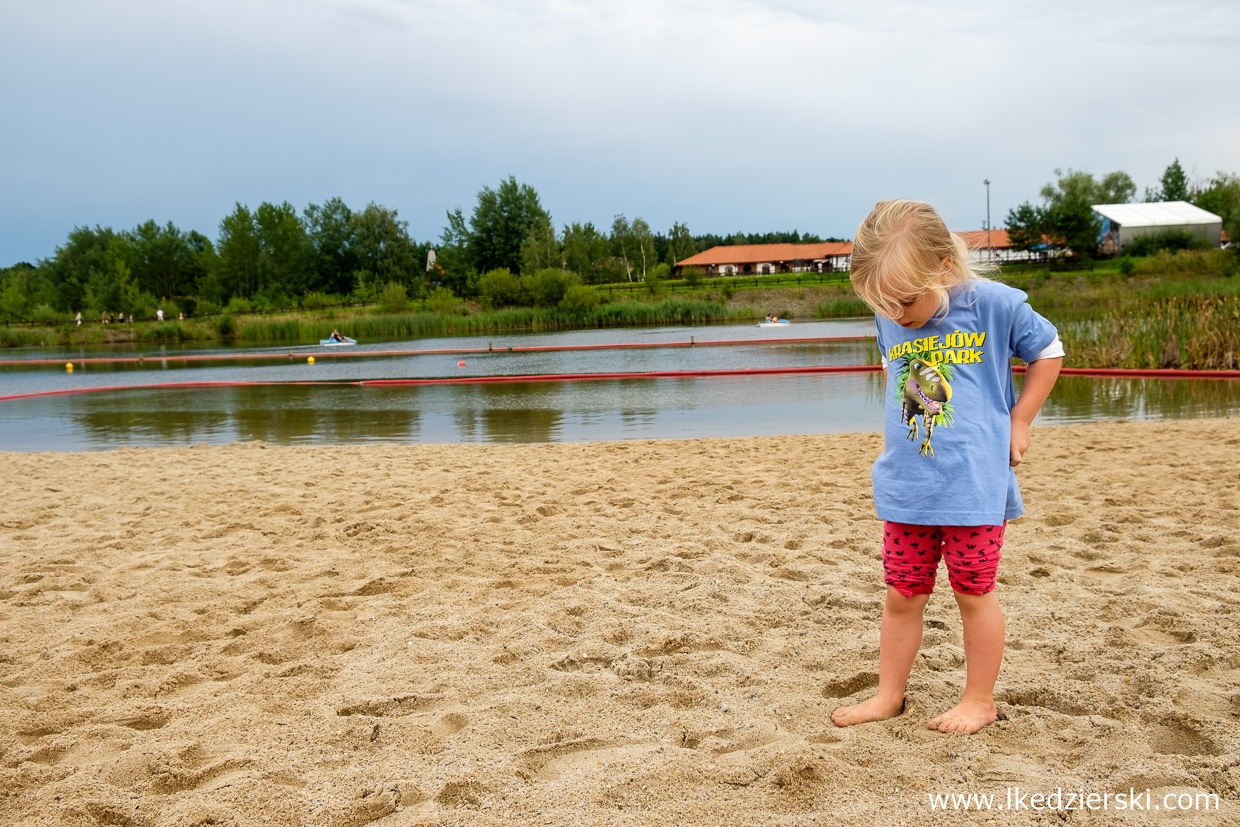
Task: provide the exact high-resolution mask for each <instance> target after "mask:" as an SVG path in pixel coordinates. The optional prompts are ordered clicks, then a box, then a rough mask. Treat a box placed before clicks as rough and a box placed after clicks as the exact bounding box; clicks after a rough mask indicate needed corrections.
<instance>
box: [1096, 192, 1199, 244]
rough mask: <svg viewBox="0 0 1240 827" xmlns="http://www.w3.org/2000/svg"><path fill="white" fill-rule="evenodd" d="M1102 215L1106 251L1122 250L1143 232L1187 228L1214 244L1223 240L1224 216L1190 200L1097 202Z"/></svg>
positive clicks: (1103, 241)
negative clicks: (1138, 202)
mask: <svg viewBox="0 0 1240 827" xmlns="http://www.w3.org/2000/svg"><path fill="white" fill-rule="evenodd" d="M1094 212H1096V213H1098V214H1099V215H1101V216H1102V238H1100V239H1099V243H1100V244H1101V245H1102V248H1103V251H1104V252H1112V253H1114V252H1123V251H1124V250H1125V249H1127V247H1128V246H1129V245H1130V244H1132V242H1133V241H1134V240H1135V239H1136V238H1137V236H1141V235H1157V234H1159V233H1164V232H1167V231H1168V230H1184V231H1186V232H1190V233H1194V234H1196V235H1200V236H1201V237H1202V238H1204V239H1205V240H1206V241H1208V242H1209V243H1210V244H1211V245H1212V246H1215V247H1217V246H1218V245H1219V243H1220V235H1221V234H1222V231H1223V219H1222V218H1220V217H1218V216H1217V215H1215V214H1214V213H1212V212H1206V211H1205V210H1203V209H1201V208H1200V207H1194V206H1193V205H1192V204H1190V203H1188V202H1187V201H1153V202H1150V203H1148V204H1095V205H1094Z"/></svg>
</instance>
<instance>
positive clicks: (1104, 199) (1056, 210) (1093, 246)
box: [1041, 169, 1137, 258]
mask: <svg viewBox="0 0 1240 827" xmlns="http://www.w3.org/2000/svg"><path fill="white" fill-rule="evenodd" d="M1055 176H1056V178H1057V180H1056V182H1055V183H1054V184H1047V185H1046V186H1044V187H1043V188H1042V193H1041V195H1042V200H1043V207H1042V231H1043V233H1044V234H1045V235H1047V236H1051V237H1052V238H1054V239H1055V240H1056V241H1058V242H1059V243H1061V244H1063V245H1065V246H1067V247H1068V248H1069V249H1071V250H1072V251H1073V252H1074V253H1076V254H1077V255H1081V256H1086V257H1090V258H1092V257H1093V256H1094V255H1096V254H1097V252H1098V237H1099V236H1100V235H1101V233H1102V218H1101V216H1099V215H1098V214H1097V213H1096V212H1094V210H1093V207H1094V205H1095V204H1125V203H1128V201H1130V200H1131V199H1132V197H1133V196H1134V195H1136V192H1137V186H1136V184H1134V183H1133V181H1132V178H1131V177H1130V176H1129V175H1128V173H1126V172H1112V173H1108V174H1107V175H1105V176H1103V178H1102V180H1101V181H1095V180H1094V176H1093V175H1091V174H1090V173H1088V172H1078V171H1076V170H1071V169H1069V170H1068V171H1067V172H1063V171H1062V170H1059V169H1056V170H1055Z"/></svg>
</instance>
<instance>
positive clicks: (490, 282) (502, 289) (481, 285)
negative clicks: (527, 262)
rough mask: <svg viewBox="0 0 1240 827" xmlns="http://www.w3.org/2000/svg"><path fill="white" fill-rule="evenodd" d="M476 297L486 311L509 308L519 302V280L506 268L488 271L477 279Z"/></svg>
mask: <svg viewBox="0 0 1240 827" xmlns="http://www.w3.org/2000/svg"><path fill="white" fill-rule="evenodd" d="M478 296H479V298H481V299H482V306H483V307H485V308H487V309H488V310H494V309H495V308H497V307H510V306H512V305H515V304H518V303H519V302H520V301H521V280H520V279H518V278H517V277H516V276H515V275H513V273H512V272H511V271H510V270H509V269H508V268H507V267H500V268H499V269H496V270H490V271H488V272H486V273H483V274H482V275H481V276H479V277H478Z"/></svg>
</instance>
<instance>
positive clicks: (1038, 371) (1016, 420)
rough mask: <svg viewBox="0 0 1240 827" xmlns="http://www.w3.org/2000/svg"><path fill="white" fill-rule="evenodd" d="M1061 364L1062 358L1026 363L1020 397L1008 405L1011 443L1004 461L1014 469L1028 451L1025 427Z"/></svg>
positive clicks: (1047, 394)
mask: <svg viewBox="0 0 1240 827" xmlns="http://www.w3.org/2000/svg"><path fill="white" fill-rule="evenodd" d="M1062 366H1063V357H1062V356H1057V357H1055V358H1052V359H1037V360H1035V361H1033V362H1030V363H1029V368H1028V370H1026V371H1025V384H1024V387H1022V388H1021V391H1020V399H1017V400H1016V404H1015V405H1013V406H1012V445H1011V450H1010V454H1009V458H1008V464H1009V465H1011V466H1012V467H1013V468H1015V467H1016V466H1017V465H1020V461H1021V460H1022V459H1023V458H1024V456H1025V451H1027V450H1029V426H1030V425H1031V424H1032V423H1033V418H1034V417H1035V416H1037V415H1038V411H1040V410H1041V409H1042V403H1043V402H1045V401H1046V397H1048V396H1050V395H1051V388H1053V387H1055V380H1056V379H1058V378H1059V368H1060V367H1062Z"/></svg>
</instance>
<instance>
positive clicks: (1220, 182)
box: [1190, 172, 1240, 251]
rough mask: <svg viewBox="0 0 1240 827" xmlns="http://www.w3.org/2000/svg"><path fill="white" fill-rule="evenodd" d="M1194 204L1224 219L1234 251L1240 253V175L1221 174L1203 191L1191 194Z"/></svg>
mask: <svg viewBox="0 0 1240 827" xmlns="http://www.w3.org/2000/svg"><path fill="white" fill-rule="evenodd" d="M1190 198H1191V200H1192V202H1193V203H1194V204H1196V205H1197V206H1198V207H1201V209H1203V210H1206V211H1208V212H1212V213H1214V214H1215V215H1217V216H1219V217H1220V218H1222V219H1223V229H1224V230H1225V231H1226V232H1227V238H1228V239H1229V240H1230V242H1231V246H1232V248H1233V249H1235V250H1237V251H1240V175H1236V174H1235V173H1234V172H1232V173H1228V172H1219V173H1218V174H1217V175H1215V176H1214V177H1213V178H1211V179H1210V180H1209V181H1208V182H1207V186H1206V187H1205V188H1203V189H1195V190H1194V191H1193V192H1191V193H1190Z"/></svg>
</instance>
